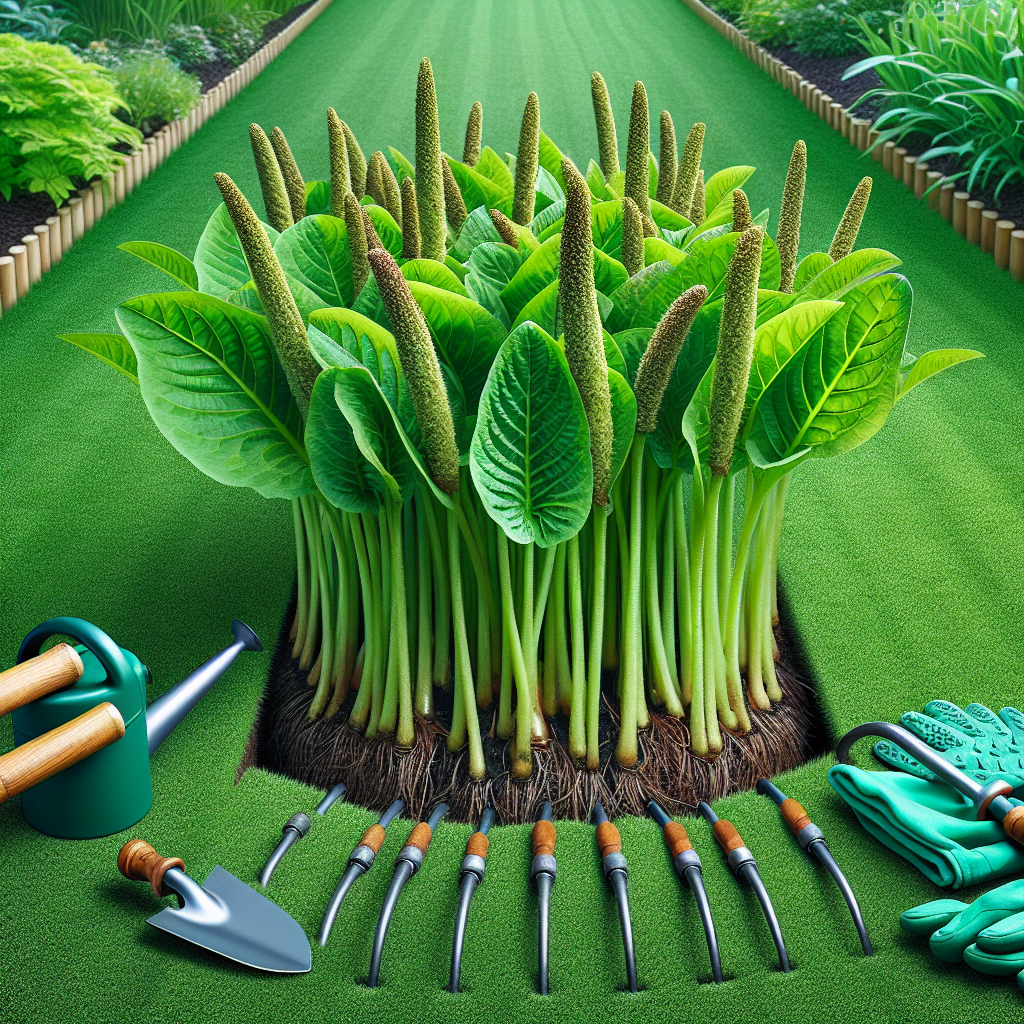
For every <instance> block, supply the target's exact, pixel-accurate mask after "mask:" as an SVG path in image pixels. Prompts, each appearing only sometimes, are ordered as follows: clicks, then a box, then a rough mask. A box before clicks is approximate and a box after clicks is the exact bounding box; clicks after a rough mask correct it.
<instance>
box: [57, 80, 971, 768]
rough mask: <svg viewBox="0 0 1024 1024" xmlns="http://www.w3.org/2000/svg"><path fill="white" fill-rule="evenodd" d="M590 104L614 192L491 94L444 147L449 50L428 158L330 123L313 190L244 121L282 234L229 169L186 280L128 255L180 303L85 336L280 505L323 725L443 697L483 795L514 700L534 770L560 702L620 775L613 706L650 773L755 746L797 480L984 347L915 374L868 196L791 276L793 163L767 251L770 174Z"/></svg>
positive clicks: (196, 458) (150, 245)
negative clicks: (494, 745)
mask: <svg viewBox="0 0 1024 1024" xmlns="http://www.w3.org/2000/svg"><path fill="white" fill-rule="evenodd" d="M592 88H593V93H594V103H595V112H596V114H597V116H598V133H599V137H600V138H599V141H600V145H599V150H600V152H601V159H602V165H603V166H604V170H602V166H601V165H598V164H597V163H596V162H594V161H593V160H592V161H590V163H589V166H588V167H587V168H586V171H585V173H581V172H580V171H578V170H577V169H576V167H575V166H574V164H573V163H572V162H571V161H570V160H569V159H568V158H566V157H565V155H564V154H563V153H562V152H561V151H560V150H559V147H558V146H557V145H556V144H555V142H553V141H552V140H551V139H550V138H549V137H548V136H547V135H546V134H545V133H544V132H543V131H542V130H541V129H540V127H539V120H540V114H541V111H542V108H541V107H540V106H539V105H538V101H537V98H536V96H534V95H533V94H531V96H530V97H529V99H528V101H527V103H526V110H525V114H524V117H523V126H522V131H521V133H520V138H519V146H518V151H517V153H516V155H515V156H514V157H513V156H511V155H510V156H508V158H507V159H502V158H501V157H500V156H499V155H498V153H497V152H496V151H495V150H493V149H491V148H490V147H482V145H481V142H482V140H481V137H480V125H481V111H480V108H479V106H477V105H475V106H474V110H473V112H472V114H471V116H470V124H469V127H468V129H467V136H466V145H465V149H464V151H463V157H464V159H463V160H457V159H454V158H452V157H450V156H446V155H443V154H442V152H441V144H440V132H439V120H438V112H437V101H436V95H435V90H434V83H433V76H432V72H431V68H430V64H429V62H428V61H427V60H424V61H423V63H422V64H421V67H420V77H419V83H418V87H417V93H416V148H415V154H414V159H412V160H410V159H409V158H407V157H406V156H405V155H403V154H402V153H400V152H399V151H398V150H396V149H391V150H390V155H389V157H385V155H384V154H383V153H374V154H373V156H372V157H371V159H370V161H369V163H367V161H366V159H365V156H364V154H363V152H362V150H361V149H360V147H359V144H358V142H357V141H356V139H355V137H354V135H353V134H352V132H351V131H350V130H349V129H348V127H347V125H345V124H344V122H342V121H341V120H340V119H338V117H337V115H336V114H335V113H334V111H333V110H331V111H328V119H327V127H328V144H329V152H330V166H331V180H330V181H329V182H328V181H313V182H304V181H303V179H302V176H301V173H300V171H299V169H298V167H297V166H296V163H295V161H294V158H293V157H292V154H291V151H290V150H289V148H288V144H287V141H286V140H285V138H284V135H283V133H281V132H280V129H277V128H275V129H274V131H273V133H272V135H271V137H270V138H268V137H267V135H266V134H265V133H264V132H263V130H262V129H261V128H260V127H259V126H258V125H253V126H252V127H251V141H252V144H253V152H254V155H255V157H256V162H257V169H258V171H259V178H260V182H261V188H262V191H263V204H264V207H265V209H266V211H267V217H268V219H269V220H270V221H271V224H262V223H261V222H260V221H259V220H258V219H257V216H256V214H255V212H254V211H253V209H252V207H251V206H250V204H249V203H248V201H247V200H246V199H245V197H244V196H243V195H242V194H241V192H239V190H238V189H237V187H236V186H235V185H234V183H233V182H232V180H231V179H230V178H229V177H228V176H227V175H224V174H218V175H216V176H215V177H216V181H217V185H218V187H219V189H220V191H221V194H222V197H223V198H224V200H225V202H224V204H222V205H221V206H219V207H218V208H217V209H216V211H215V212H214V214H213V216H212V217H211V218H210V221H209V223H208V224H207V226H206V229H205V230H204V232H203V234H202V237H201V238H200V239H199V243H198V246H197V248H196V251H195V255H194V258H193V259H191V260H190V259H188V258H187V257H186V256H184V255H182V254H181V253H178V252H176V251H174V250H172V249H169V248H167V247H166V246H163V245H160V244H158V243H154V242H129V243H125V245H123V246H122V248H124V249H126V250H127V251H129V252H131V253H133V254H135V255H136V256H138V257H140V258H142V259H144V260H147V261H148V262H150V263H152V264H153V265H154V266H157V267H159V268H160V269H162V270H163V271H165V272H166V273H167V274H169V275H170V276H171V277H172V278H173V279H174V282H175V287H176V289H177V290H175V291H171V292H168V293H162V294H155V295H143V296H139V297H138V298H134V299H131V300H129V301H127V302H125V303H123V304H122V305H121V306H120V307H119V308H118V310H117V319H118V323H119V325H120V327H121V329H122V330H123V331H124V335H65V336H64V337H65V338H66V340H68V341H70V342H72V343H73V344H76V345H79V346H80V347H82V348H83V349H86V350H87V351H90V352H93V353H94V354H95V355H97V356H98V357H99V358H100V359H102V360H103V361H104V362H106V363H107V364H108V365H110V366H112V367H114V368H115V369H118V370H120V371H121V372H122V373H123V374H125V376H127V377H128V378H129V379H131V380H133V381H135V382H137V383H138V385H139V387H140V389H141V392H142V398H143V400H144V401H145V402H146V405H147V407H148V409H149V411H150V414H151V415H152V417H153V420H154V422H155V423H156V424H157V426H158V428H159V429H160V430H161V431H162V432H163V433H164V435H165V436H166V437H167V438H168V440H169V441H170V442H171V444H173V445H174V446H175V448H177V449H178V451H180V452H181V453H182V454H183V455H184V456H185V457H186V458H188V459H189V460H190V461H191V462H193V463H194V464H195V465H196V466H197V467H199V469H200V470H202V471H203V472H204V473H207V474H208V475H209V476H211V477H213V478H214V479H216V480H219V481H221V482H223V483H226V484H230V485H233V486H247V487H252V488H254V489H255V490H257V491H258V492H259V493H260V494H262V495H264V496H265V497H267V498H273V499H285V500H288V501H290V502H291V505H292V511H293V522H294V530H295V542H296V549H297V555H298V607H297V612H296V616H295V620H294V622H293V623H292V628H291V640H292V643H293V648H292V652H293V655H294V657H295V658H296V659H298V661H299V664H300V666H301V668H303V669H305V670H308V671H309V681H310V684H311V685H313V686H315V691H314V693H313V696H312V700H311V705H310V710H309V717H310V718H316V717H317V716H319V715H321V714H324V713H326V714H327V715H332V714H335V713H337V712H338V711H339V709H341V708H342V707H343V706H348V705H347V704H346V701H347V698H348V696H349V693H350V691H351V690H353V689H354V690H355V691H356V692H355V697H354V702H352V703H351V710H350V712H349V723H350V725H351V726H352V727H353V728H355V729H357V730H360V731H363V732H364V733H365V735H366V736H367V737H372V736H376V735H379V734H387V735H391V736H393V737H394V742H395V743H396V744H397V745H398V746H400V747H408V746H410V745H411V744H413V742H414V736H415V726H414V723H415V716H416V715H419V716H422V717H423V718H424V719H430V718H432V717H433V716H434V714H435V692H436V688H438V687H443V688H451V687H452V686H454V691H453V707H454V710H453V712H452V715H451V717H450V720H449V721H447V722H446V723H445V725H446V727H447V736H448V740H447V742H448V745H449V747H450V749H452V750H457V749H459V748H461V747H463V746H465V745H467V744H468V748H469V758H468V764H469V772H470V775H471V777H473V778H480V777H482V776H483V775H484V774H485V764H484V758H483V748H482V740H481V717H480V715H478V711H480V712H482V711H484V710H485V709H488V708H490V707H491V706H492V705H493V704H494V703H496V705H497V706H496V714H495V715H494V731H495V733H496V735H498V736H499V737H501V738H504V739H509V740H513V741H514V742H513V744H512V752H511V756H510V761H511V764H512V773H513V775H515V776H517V777H524V776H527V775H529V774H530V772H531V770H532V763H533V762H532V747H533V745H534V744H543V743H545V742H546V741H547V739H548V737H549V726H548V721H549V719H550V718H551V717H552V716H554V715H556V714H557V713H558V712H559V711H561V712H563V713H564V714H566V715H567V716H568V719H569V752H570V754H571V755H572V757H573V758H575V759H577V760H578V761H579V762H581V763H586V765H587V766H588V767H590V768H591V769H597V768H598V767H599V763H600V751H599V734H600V730H601V722H600V715H601V698H602V696H604V697H605V698H607V699H610V700H612V701H614V702H616V703H617V706H618V712H619V715H620V717H621V721H620V725H619V730H618V740H617V747H616V756H617V759H618V761H619V763H620V764H621V765H623V766H627V767H628V766H631V765H633V764H635V763H636V761H637V756H638V748H637V745H638V730H640V729H643V728H644V727H646V726H647V725H648V724H649V723H650V721H651V715H652V713H654V712H655V711H661V712H663V713H665V714H667V715H670V716H675V717H677V718H678V717H684V716H685V717H686V718H687V719H688V721H689V728H690V737H691V743H692V748H693V750H694V752H695V753H697V754H699V755H701V756H714V755H715V754H716V753H717V752H718V751H720V750H721V748H722V730H723V728H724V729H729V730H733V731H735V732H736V733H743V732H745V731H747V730H748V729H749V728H750V727H751V711H750V708H751V706H754V707H755V708H761V709H764V708H768V707H769V706H770V705H771V703H772V702H773V701H778V700H780V699H781V697H782V694H781V691H780V689H779V686H778V682H777V679H776V675H775V667H774V665H775V661H774V634H773V624H774V623H775V622H776V621H777V610H776V603H775V589H776V573H777V564H778V550H779V538H780V532H781V528H782V514H783V508H784V505H785V502H786V495H787V492H788V488H789V482H790V480H791V478H792V474H793V472H794V470H795V469H796V468H797V467H798V466H800V465H802V464H803V463H805V462H807V461H809V460H811V459H813V458H824V457H831V456H834V455H839V454H842V453H843V452H846V451H849V450H850V449H852V448H855V447H857V446H858V445H860V444H862V443H864V442H865V441H867V440H868V439H869V438H870V437H872V436H873V435H874V434H875V432H876V431H878V430H879V429H880V428H881V426H882V425H883V423H884V422H885V420H886V419H887V417H888V415H889V413H890V411H891V410H892V408H893V406H894V405H895V404H896V402H898V401H899V400H900V399H901V398H902V397H903V396H905V395H906V394H907V392H908V391H909V390H910V389H911V388H912V387H914V386H916V385H917V384H918V383H919V382H920V381H921V380H924V379H926V378H927V377H928V376H930V375H931V374H932V373H934V372H937V371H938V370H939V369H942V368H944V367H945V366H947V365H951V364H952V363H954V362H957V361H959V360H961V359H965V358H972V357H973V356H976V355H978V353H973V352H930V353H926V354H925V355H924V356H922V357H921V358H920V359H918V360H911V359H909V358H906V348H905V341H906V337H907V330H908V326H909V322H910V312H911V289H910V284H909V282H907V280H906V279H905V278H903V277H901V276H900V275H899V274H896V273H893V272H892V271H893V269H894V268H895V267H896V266H897V265H898V264H899V260H898V259H897V258H896V257H895V256H893V255H892V254H890V253H888V252H885V251H883V250H879V249H862V250H855V248H854V246H855V241H856V237H857V233H858V229H859V227H860V223H861V219H862V217H863V216H864V211H865V208H866V206H867V199H868V193H869V191H870V179H865V180H864V181H863V182H862V183H861V184H860V185H859V186H858V188H857V190H856V192H855V193H854V196H853V198H852V199H851V201H850V204H849V207H848V208H847V211H846V213H845V215H844V216H843V219H842V221H841V223H840V225H839V227H838V229H837V231H836V235H835V238H834V240H833V242H832V245H831V246H830V249H829V252H828V253H823V252H816V253H809V254H806V255H804V257H803V258H802V259H799V257H798V250H799V230H800V229H799V225H800V212H801V208H802V205H803V195H804V182H805V176H806V149H805V147H804V145H803V143H798V144H797V146H796V148H795V149H794V152H793V157H792V161H791V166H790V171H789V175H788V177H787V181H786V185H785V188H784V190H783V198H782V210H781V214H780V229H779V232H778V233H777V235H776V238H775V239H774V240H773V239H772V238H771V237H769V236H768V235H767V233H766V231H765V225H766V224H767V221H768V212H767V211H763V212H761V213H760V214H758V215H757V216H756V217H755V216H752V215H751V211H750V208H749V204H748V202H747V199H746V196H745V194H744V193H743V191H742V186H743V184H744V183H745V182H746V181H747V179H748V178H749V177H750V176H751V175H752V174H753V173H754V168H753V167H748V166H737V167H728V168H724V169H721V170H718V171H717V172H715V173H710V172H709V173H707V175H706V179H705V171H704V169H703V168H702V166H701V162H702V145H703V138H704V125H703V124H698V125H694V126H693V128H692V129H691V130H690V131H689V133H688V135H687V138H686V142H685V144H684V146H683V152H682V155H681V157H679V156H677V154H676V152H675V144H674V138H675V132H674V127H673V126H672V125H671V118H670V117H669V115H668V114H667V113H663V115H662V139H663V140H665V142H664V144H663V146H662V147H661V150H660V153H661V159H660V163H659V161H657V160H655V158H654V157H653V155H652V154H651V152H650V137H649V120H648V111H647V105H646V94H645V92H644V90H643V86H642V85H641V84H640V83H637V86H636V90H635V91H634V96H633V105H632V114H631V118H630V125H629V132H628V144H627V153H626V161H625V170H620V169H619V153H618V148H617V145H616V142H615V138H616V136H615V126H614V121H613V119H612V115H611V107H610V104H609V103H608V101H607V90H606V87H605V84H604V80H603V79H602V78H601V77H600V75H596V74H595V76H594V79H593V83H592ZM659 183H660V185H661V189H660V194H661V195H662V196H663V198H665V199H667V202H659V201H658V199H657V196H658V195H659ZM271 225H272V226H271ZM428 254H429V255H428ZM615 670H617V676H616V678H615V682H614V683H612V684H611V686H610V687H607V688H606V683H605V680H604V679H603V678H602V674H603V672H610V671H615ZM744 680H745V682H744ZM488 717H490V716H488Z"/></svg>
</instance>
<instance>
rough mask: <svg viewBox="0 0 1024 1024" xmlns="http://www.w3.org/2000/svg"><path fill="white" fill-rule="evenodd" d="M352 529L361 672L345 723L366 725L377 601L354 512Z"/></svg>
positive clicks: (376, 643)
mask: <svg viewBox="0 0 1024 1024" xmlns="http://www.w3.org/2000/svg"><path fill="white" fill-rule="evenodd" d="M349 526H350V527H351V529H352V542H353V546H354V547H355V551H356V562H357V563H358V565H359V586H360V592H361V594H362V598H363V632H364V641H363V675H362V679H361V680H360V683H359V692H358V693H357V694H356V702H355V704H354V705H353V706H352V711H351V713H350V714H349V719H348V720H349V725H351V726H352V727H353V728H355V729H362V728H363V727H364V726H365V725H366V716H367V715H368V713H369V710H370V697H371V695H372V694H373V676H374V672H375V671H376V664H377V647H378V646H379V644H380V639H379V634H378V632H377V604H378V603H379V602H377V601H375V600H374V598H375V590H374V586H373V575H372V572H371V570H370V559H369V556H368V555H367V553H366V542H365V540H364V537H363V525H362V520H361V519H360V518H359V516H358V515H354V514H353V515H350V516H349Z"/></svg>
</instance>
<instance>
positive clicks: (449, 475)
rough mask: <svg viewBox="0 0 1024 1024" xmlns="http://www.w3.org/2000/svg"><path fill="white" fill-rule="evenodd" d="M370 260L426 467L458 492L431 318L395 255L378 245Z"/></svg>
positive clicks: (438, 481)
mask: <svg viewBox="0 0 1024 1024" xmlns="http://www.w3.org/2000/svg"><path fill="white" fill-rule="evenodd" d="M369 260H370V267H371V269H372V270H373V276H374V277H375V278H376V279H377V287H378V288H379V289H380V297H381V299H382V300H383V302H384V308H385V310H386V311H387V314H388V320H389V322H390V323H391V333H392V334H393V335H394V337H395V345H396V346H397V348H398V360H399V362H400V363H401V367H402V373H403V374H404V375H405V380H406V383H407V384H408V385H409V395H410V397H411V398H412V404H413V409H414V410H415V411H416V421H417V422H418V423H419V427H420V432H421V434H422V436H423V447H424V454H425V456H426V462H427V468H428V470H429V471H430V475H431V478H432V479H433V481H434V483H436V484H437V486H438V487H439V488H440V489H441V490H442V491H444V492H445V493H446V494H454V493H455V492H456V491H457V490H458V488H459V451H458V448H457V447H456V445H455V425H454V423H453V421H452V412H451V409H450V407H449V405H448V395H447V392H446V391H445V386H444V378H443V377H442V376H441V365H440V363H438V361H437V353H436V352H435V351H434V343H433V342H432V341H431V339H430V330H429V328H428V327H427V321H426V320H425V319H424V317H423V311H422V310H421V309H420V307H419V306H418V305H417V304H416V300H415V299H414V298H413V297H412V292H411V291H410V290H409V285H408V282H407V281H406V280H405V278H404V277H403V276H402V272H401V271H400V270H399V269H398V264H397V263H395V261H394V260H393V259H392V258H391V255H390V254H389V253H387V252H386V251H385V250H383V249H373V250H371V251H370V254H369Z"/></svg>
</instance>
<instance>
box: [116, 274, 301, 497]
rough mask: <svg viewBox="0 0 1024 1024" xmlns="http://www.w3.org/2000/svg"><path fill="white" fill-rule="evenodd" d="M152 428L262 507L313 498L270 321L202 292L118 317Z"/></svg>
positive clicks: (156, 300)
mask: <svg viewBox="0 0 1024 1024" xmlns="http://www.w3.org/2000/svg"><path fill="white" fill-rule="evenodd" d="M117 322H118V323H119V324H120V326H121V329H122V330H123V331H124V333H125V334H126V335H127V337H128V340H129V341H130V342H131V344H132V348H133V349H134V350H135V356H136V359H137V360H138V369H139V386H140V388H141V390H142V398H143V400H144V401H145V403H146V408H147V409H148V410H149V414H150V416H152V417H153V422H154V423H155V424H156V425H157V427H158V429H159V430H160V432H161V433H162V434H163V435H164V437H166V438H167V440H168V441H170V442H171V444H172V445H173V446H174V447H175V448H176V449H177V450H178V451H179V452H180V453H181V454H182V455H184V456H185V458H187V459H188V460H189V461H190V462H191V463H192V464H193V465H194V466H196V467H197V468H198V469H199V470H201V471H202V472H203V473H205V474H206V475H207V476H210V477H212V478H213V479H214V480H217V481H219V482H220V483H224V484H230V485H231V486H233V487H252V488H253V489H254V490H256V491H258V492H259V493H260V494H262V495H263V496H264V497H265V498H295V497H298V496H299V495H301V494H309V493H311V492H312V491H313V477H312V474H311V472H310V468H309V457H308V455H307V454H306V450H305V448H304V447H303V443H302V417H301V416H300V414H299V410H298V407H297V406H296V404H295V402H294V400H293V399H292V395H291V392H290V390H289V388H288V382H287V381H286V380H285V375H284V371H283V370H282V369H281V365H280V363H279V362H278V360H277V356H276V355H275V353H274V346H273V343H272V342H271V339H270V333H269V331H268V329H267V322H266V320H265V319H264V318H263V317H261V316H258V315H257V314H255V313H250V312H249V311H248V310H244V309H239V308H237V307H235V306H230V305H228V303H226V302H224V301H222V300H221V299H216V298H213V297H212V296H209V295H203V294H201V293H199V292H173V293H169V294H162V295H141V296H139V297H138V298H135V299H129V300H128V301H127V302H124V303H122V304H121V305H120V306H118V308H117Z"/></svg>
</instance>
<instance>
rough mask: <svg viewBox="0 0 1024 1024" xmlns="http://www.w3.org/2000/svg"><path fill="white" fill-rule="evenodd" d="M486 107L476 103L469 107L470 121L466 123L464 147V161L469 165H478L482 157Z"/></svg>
mask: <svg viewBox="0 0 1024 1024" xmlns="http://www.w3.org/2000/svg"><path fill="white" fill-rule="evenodd" d="M483 129H484V108H483V107H482V106H481V105H480V104H479V103H474V104H473V106H472V107H470V109H469V121H468V122H467V123H466V144H465V145H464V146H463V147H462V162H463V163H464V164H465V165H466V166H467V167H476V163H477V161H478V160H479V159H480V145H481V142H482V139H483Z"/></svg>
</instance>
